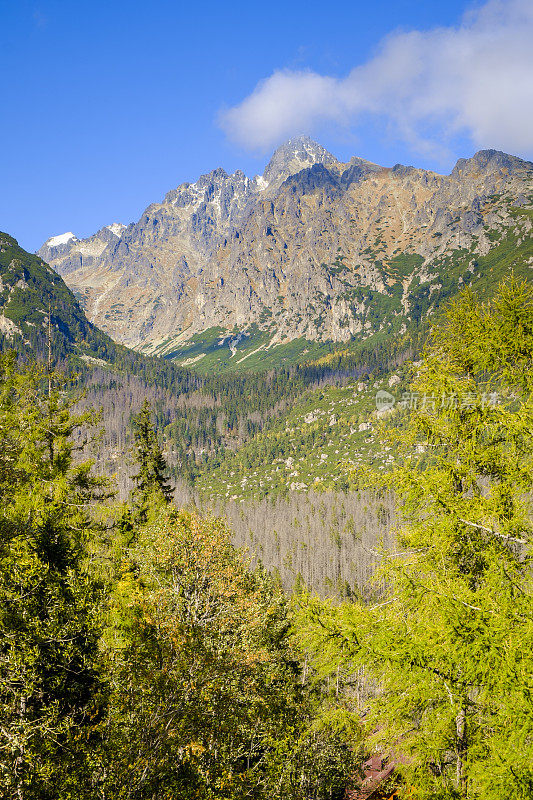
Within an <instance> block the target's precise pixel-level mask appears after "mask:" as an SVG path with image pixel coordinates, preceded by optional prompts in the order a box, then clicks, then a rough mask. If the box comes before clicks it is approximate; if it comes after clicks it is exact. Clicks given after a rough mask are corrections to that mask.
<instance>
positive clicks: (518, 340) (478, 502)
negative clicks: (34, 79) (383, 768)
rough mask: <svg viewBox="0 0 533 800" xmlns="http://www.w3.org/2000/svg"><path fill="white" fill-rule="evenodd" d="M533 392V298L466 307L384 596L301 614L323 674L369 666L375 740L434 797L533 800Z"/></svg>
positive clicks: (415, 420)
mask: <svg viewBox="0 0 533 800" xmlns="http://www.w3.org/2000/svg"><path fill="white" fill-rule="evenodd" d="M532 389H533V290H532V288H531V287H530V286H529V285H527V284H523V283H519V282H517V281H515V280H514V278H512V279H510V280H509V282H508V283H507V284H503V285H502V286H501V287H500V290H499V294H498V295H497V296H496V298H495V299H494V300H493V301H491V302H486V303H480V302H479V301H478V300H477V299H476V298H475V297H474V296H473V294H472V293H470V292H467V293H465V294H464V295H463V296H462V297H461V298H460V299H459V300H458V301H456V302H454V303H453V304H452V305H451V306H450V307H449V308H448V310H447V313H446V314H445V315H444V316H443V317H442V319H441V320H440V321H439V322H437V323H436V324H435V325H434V327H433V331H432V335H431V338H430V341H429V343H428V346H427V347H426V350H425V352H424V355H423V359H422V361H421V362H420V363H419V364H418V365H416V367H415V372H414V377H413V384H412V392H410V393H409V397H410V400H409V403H410V405H412V406H413V405H414V406H416V407H414V408H411V410H410V412H409V413H408V414H407V412H406V415H405V416H407V419H405V418H404V420H403V425H402V426H398V437H397V438H398V439H399V440H400V441H399V445H400V446H402V447H403V450H404V460H403V465H402V467H401V468H399V469H398V470H397V472H396V474H395V475H394V478H393V485H394V488H395V490H396V492H397V493H398V497H399V500H400V505H401V509H400V510H401V512H402V517H403V525H402V526H401V527H400V529H399V531H398V533H397V545H396V548H395V549H394V550H393V552H390V551H389V552H388V553H384V557H383V565H382V570H381V574H382V578H383V580H384V586H386V587H387V588H386V591H385V594H384V596H383V597H382V598H381V599H380V600H379V601H378V602H375V603H374V604H373V605H364V604H362V603H351V604H343V605H341V606H336V605H334V604H332V603H324V602H321V601H319V600H318V599H316V598H308V599H307V601H306V602H305V603H304V604H303V607H302V610H301V612H300V624H301V638H302V641H303V642H304V643H305V644H306V645H307V646H308V647H310V649H311V650H312V651H313V652H314V654H315V660H316V663H317V665H318V666H319V667H320V668H321V669H323V670H324V671H325V672H328V670H329V671H331V670H334V669H337V668H339V666H340V668H341V669H343V670H346V671H348V672H350V671H351V670H355V669H356V668H359V667H361V666H364V668H365V669H366V670H367V671H368V673H369V674H370V675H371V676H372V678H373V679H374V680H376V681H377V683H378V684H379V686H380V691H379V692H378V695H377V697H376V699H375V701H374V702H373V703H372V704H371V713H370V716H369V718H368V719H369V722H368V726H369V729H370V730H373V731H374V736H373V738H374V741H375V743H376V744H379V745H380V746H381V747H385V748H388V750H389V752H391V751H394V750H396V751H401V752H403V753H404V755H405V756H406V761H407V765H406V766H404V768H403V770H404V773H405V774H406V776H407V779H408V781H409V783H410V784H411V785H413V786H414V787H415V791H416V796H417V797H419V798H479V799H480V800H481V799H482V800H526V798H530V797H531V796H532V793H533V701H532V696H531V686H532V685H533V681H532V678H533V656H532V652H533V602H532V600H533V597H532V595H533V585H532V583H533V582H532V573H531V545H532V539H533V536H532V522H531V504H530V498H531V491H532V489H533V470H532V458H533V395H532ZM413 398H416V403H415V402H414V401H413ZM388 427H389V429H390V428H391V427H394V417H392V418H391V423H389V425H388ZM384 434H385V432H384Z"/></svg>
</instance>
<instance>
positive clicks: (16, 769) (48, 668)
mask: <svg viewBox="0 0 533 800" xmlns="http://www.w3.org/2000/svg"><path fill="white" fill-rule="evenodd" d="M50 381H51V382H50V389H49V390H48V387H47V381H46V377H45V376H44V375H43V373H42V371H41V370H40V369H39V368H38V367H36V366H30V367H27V368H26V369H24V370H22V371H20V370H18V369H17V367H16V363H15V358H14V356H13V355H9V356H4V357H3V358H2V360H1V361H0V718H1V720H2V724H1V726H0V794H1V796H2V797H5V798H6V799H7V798H13V800H15V798H16V800H23V798H24V799H25V800H33V798H35V800H37V798H39V800H47V798H50V800H52V798H53V800H57V799H58V798H67V797H73V796H76V797H80V798H81V797H86V796H87V797H90V796H91V793H92V791H93V788H92V775H91V767H90V763H89V761H90V756H89V751H88V743H89V742H90V741H91V740H92V737H93V736H94V724H95V722H97V720H98V715H99V709H100V707H101V703H100V700H99V699H98V698H99V696H100V690H101V681H100V676H99V669H98V638H99V626H98V622H97V611H98V603H99V587H98V585H97V584H96V583H95V582H94V580H93V579H92V578H91V576H90V574H89V573H88V572H87V569H86V566H85V549H84V545H85V542H86V540H87V538H88V537H89V536H90V534H91V531H92V529H93V527H94V526H93V523H92V519H91V515H90V513H89V510H88V507H89V505H90V504H91V503H92V502H93V501H94V500H95V498H96V497H97V496H101V494H102V492H103V491H104V490H105V486H104V482H102V481H101V480H98V479H95V478H93V477H92V475H91V464H90V463H88V462H84V463H75V462H74V458H73V455H74V444H73V441H72V437H73V434H75V432H76V430H78V429H79V428H80V426H84V425H86V424H87V423H89V422H90V415H88V414H82V415H74V414H73V413H72V402H73V401H71V400H69V399H68V397H69V395H68V392H66V391H65V390H66V389H68V387H66V386H64V385H61V384H60V383H59V382H58V380H55V382H54V383H55V385H54V384H53V383H52V379H51V378H50Z"/></svg>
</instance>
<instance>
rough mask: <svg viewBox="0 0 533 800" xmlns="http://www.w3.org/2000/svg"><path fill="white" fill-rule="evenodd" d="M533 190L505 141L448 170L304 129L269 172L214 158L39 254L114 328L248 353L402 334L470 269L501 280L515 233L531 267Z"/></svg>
mask: <svg viewBox="0 0 533 800" xmlns="http://www.w3.org/2000/svg"><path fill="white" fill-rule="evenodd" d="M532 199H533V164H532V163H531V162H527V161H523V160H521V159H519V158H517V157H515V156H512V155H508V154H505V153H502V152H499V151H495V150H483V151H480V152H478V153H476V154H475V155H474V156H473V157H472V158H469V159H460V160H459V161H458V162H457V164H456V165H455V167H454V169H453V170H452V172H451V174H450V175H444V176H443V175H438V174H436V173H434V172H430V171H428V170H423V169H418V168H415V167H410V166H407V167H406V166H401V165H396V166H395V167H392V168H387V167H380V166H378V165H376V164H372V163H370V162H368V161H364V160H362V159H360V158H352V159H351V161H350V162H348V163H341V162H340V161H338V160H337V159H336V158H335V157H334V156H333V155H332V154H331V153H329V152H328V151H327V150H325V149H324V148H323V147H322V146H321V145H319V144H317V143H315V142H313V141H311V140H310V139H309V138H307V137H299V138H297V139H292V140H290V141H289V142H287V143H286V144H285V145H283V146H282V147H280V148H279V149H278V150H276V152H275V153H274V154H273V156H272V158H271V160H270V162H269V163H268V165H267V167H266V169H265V171H264V173H263V175H262V176H256V177H255V178H253V179H249V178H248V177H246V175H244V173H243V172H240V171H237V172H235V173H234V174H232V175H228V174H227V173H226V172H225V171H224V170H223V169H220V168H219V169H215V170H214V171H213V172H210V173H208V174H206V175H203V176H201V177H200V178H199V179H198V180H197V181H196V182H195V183H192V184H189V183H185V184H182V185H180V186H178V187H177V188H176V189H173V190H172V191H170V192H168V194H167V195H166V196H165V197H164V199H163V200H162V202H158V203H153V204H151V205H150V206H148V208H147V209H146V211H145V212H144V213H143V214H142V216H141V218H140V220H139V221H138V222H136V223H132V224H130V225H128V226H123V225H120V224H118V223H113V224H111V225H108V226H106V227H104V228H102V229H101V230H100V231H98V232H97V233H96V234H94V235H93V236H90V237H88V238H86V239H78V238H77V237H76V236H74V234H72V233H68V234H63V235H60V236H54V237H52V238H50V239H48V240H47V242H45V244H44V245H43V246H42V247H41V248H40V250H39V251H38V255H40V256H41V257H42V258H43V259H44V260H45V261H46V262H47V263H48V264H50V265H51V266H52V267H53V268H54V270H56V271H57V272H58V273H59V274H60V275H62V276H63V277H64V279H65V281H66V282H67V284H68V285H69V287H70V288H71V289H72V291H73V292H74V293H75V295H76V297H77V299H78V300H79V302H80V304H81V306H82V307H83V308H84V310H85V312H86V314H87V316H88V318H89V320H90V321H91V322H93V323H94V324H95V325H97V326H98V327H100V328H101V329H102V330H104V331H105V332H106V333H108V334H109V335H110V336H111V337H112V338H113V339H114V340H115V341H118V342H122V343H124V344H127V345H128V346H130V347H133V348H135V349H138V350H140V351H142V352H145V353H151V354H158V355H163V356H166V357H167V358H168V357H170V358H175V359H177V360H178V361H180V362H181V363H182V364H184V365H189V364H190V365H194V366H195V367H196V366H197V367H198V368H202V367H204V366H205V367H207V366H208V365H211V366H213V365H217V364H220V362H223V363H224V364H225V365H226V367H228V368H238V365H242V367H245V366H247V365H248V364H249V365H250V367H252V366H253V365H254V364H257V363H258V361H259V362H260V363H268V359H269V358H271V357H272V353H273V352H278V353H282V352H284V351H287V350H289V351H290V352H291V353H292V354H293V355H295V357H297V358H299V359H303V358H304V357H305V354H306V353H308V354H319V353H320V352H321V350H320V347H321V346H322V345H324V344H326V343H330V345H331V343H333V344H334V345H335V344H337V345H343V346H346V345H350V344H351V343H353V342H362V341H364V340H366V339H369V338H372V337H374V338H376V337H377V338H380V337H384V336H386V337H388V336H394V335H397V334H401V333H402V332H404V331H405V330H406V329H407V328H408V327H409V326H410V325H413V324H418V323H419V322H420V320H421V319H423V318H425V317H427V315H428V314H430V313H432V312H433V311H434V310H435V309H436V308H437V307H438V305H439V304H440V302H442V300H443V299H447V298H448V297H449V296H450V295H452V294H454V293H455V292H456V291H458V290H459V289H460V288H461V287H463V286H464V285H467V284H473V285H475V284H476V283H477V284H478V285H479V286H480V287H483V286H486V285H487V284H490V283H491V282H494V280H497V278H498V277H500V272H501V269H504V270H506V269H508V268H509V267H510V266H512V264H511V263H510V262H509V258H510V256H512V254H513V253H515V252H516V243H517V242H518V243H520V245H524V243H525V247H526V251H525V252H523V253H521V257H520V259H519V261H520V265H518V264H517V268H518V269H522V270H525V271H526V273H527V274H528V275H529V274H530V268H531V264H532V259H533V253H532V251H531V237H530V235H529V234H530V230H531V214H530V213H528V209H530V208H531V205H532ZM502 247H503V251H504V252H503V251H502V252H497V250H498V248H500V251H501V249H502ZM493 256H497V257H496V258H493ZM501 265H503V266H501ZM500 267H501V268H500Z"/></svg>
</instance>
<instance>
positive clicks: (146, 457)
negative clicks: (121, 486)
mask: <svg viewBox="0 0 533 800" xmlns="http://www.w3.org/2000/svg"><path fill="white" fill-rule="evenodd" d="M132 429H133V435H134V459H135V462H136V464H137V466H138V472H137V474H136V475H134V476H133V478H134V480H135V483H136V486H135V489H134V490H133V495H132V499H133V506H134V509H135V512H136V514H137V515H138V516H139V519H140V520H141V521H146V519H147V514H148V508H149V506H150V505H151V504H154V503H155V504H156V505H157V504H160V503H162V502H163V503H170V502H171V500H172V495H173V489H172V487H171V486H170V485H169V483H168V482H167V479H166V473H167V472H168V467H167V463H166V461H165V457H164V456H163V452H162V450H161V447H160V446H159V443H158V441H157V435H156V433H155V430H154V427H153V424H152V408H151V405H150V402H149V401H148V400H145V401H144V403H143V405H142V408H141V410H140V411H139V413H138V414H135V415H134V416H133V421H132Z"/></svg>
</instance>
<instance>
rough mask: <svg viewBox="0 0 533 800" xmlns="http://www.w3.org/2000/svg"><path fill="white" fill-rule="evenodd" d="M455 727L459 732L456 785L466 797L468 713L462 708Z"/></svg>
mask: <svg viewBox="0 0 533 800" xmlns="http://www.w3.org/2000/svg"><path fill="white" fill-rule="evenodd" d="M455 729H456V732H457V771H456V786H457V789H458V791H460V792H461V793H462V794H463V796H464V797H466V775H465V768H464V757H465V755H466V749H467V744H466V713H465V710H464V708H461V709H460V711H459V713H458V714H457V716H456V718H455Z"/></svg>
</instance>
